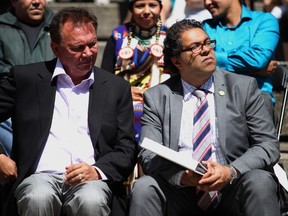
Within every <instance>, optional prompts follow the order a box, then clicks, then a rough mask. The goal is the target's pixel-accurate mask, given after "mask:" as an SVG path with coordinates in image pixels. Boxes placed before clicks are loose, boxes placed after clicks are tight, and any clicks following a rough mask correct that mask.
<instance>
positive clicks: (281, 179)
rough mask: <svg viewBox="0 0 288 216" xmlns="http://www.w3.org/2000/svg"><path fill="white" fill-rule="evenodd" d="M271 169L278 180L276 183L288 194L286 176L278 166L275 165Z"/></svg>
mask: <svg viewBox="0 0 288 216" xmlns="http://www.w3.org/2000/svg"><path fill="white" fill-rule="evenodd" d="M273 168H274V172H275V175H276V176H277V178H278V181H279V182H280V184H281V185H282V186H283V187H284V188H285V190H286V191H287V192H288V179H287V174H286V172H285V170H284V169H283V168H282V167H281V166H280V165H279V164H275V166H274V167H273Z"/></svg>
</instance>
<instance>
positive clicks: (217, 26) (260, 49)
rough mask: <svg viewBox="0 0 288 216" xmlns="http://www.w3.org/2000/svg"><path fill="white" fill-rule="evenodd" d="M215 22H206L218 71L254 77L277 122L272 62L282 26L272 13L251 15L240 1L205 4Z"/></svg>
mask: <svg viewBox="0 0 288 216" xmlns="http://www.w3.org/2000/svg"><path fill="white" fill-rule="evenodd" d="M204 5H205V8H206V9H207V10H209V12H210V13H211V15H212V17H213V18H212V19H207V20H205V21H203V25H204V28H205V30H206V32H207V34H208V35H209V36H210V38H211V39H212V40H216V48H215V53H216V57H217V66H218V67H219V68H222V69H225V70H228V71H231V72H235V73H241V74H246V75H249V76H253V77H255V78H256V80H257V82H258V86H259V88H260V89H261V91H262V93H263V96H264V98H265V103H266V105H267V107H268V109H269V112H270V114H271V115H272V117H273V120H274V123H275V124H276V122H277V115H276V112H275V109H274V104H275V98H274V96H273V73H274V72H275V70H276V67H277V61H273V56H274V52H275V50H276V47H277V44H278V41H279V24H278V21H277V19H276V18H275V17H274V16H273V15H271V14H270V13H264V12H261V11H251V10H249V9H248V8H247V7H246V6H245V4H244V3H243V2H242V1H241V0H204Z"/></svg>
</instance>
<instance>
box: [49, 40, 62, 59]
mask: <svg viewBox="0 0 288 216" xmlns="http://www.w3.org/2000/svg"><path fill="white" fill-rule="evenodd" d="M50 47H51V49H52V51H53V53H54V55H55V56H56V57H59V53H60V51H59V46H58V44H56V43H55V42H53V41H51V43H50Z"/></svg>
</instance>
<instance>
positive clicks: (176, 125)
mask: <svg viewBox="0 0 288 216" xmlns="http://www.w3.org/2000/svg"><path fill="white" fill-rule="evenodd" d="M179 78H180V76H179ZM171 90H172V94H171V100H170V108H171V112H170V113H171V128H170V131H169V133H170V134H169V137H170V148H172V149H173V150H175V151H178V142H179V136H180V125H181V117H182V108H183V101H182V100H183V89H182V84H181V81H180V79H178V80H175V82H173V83H172V85H171Z"/></svg>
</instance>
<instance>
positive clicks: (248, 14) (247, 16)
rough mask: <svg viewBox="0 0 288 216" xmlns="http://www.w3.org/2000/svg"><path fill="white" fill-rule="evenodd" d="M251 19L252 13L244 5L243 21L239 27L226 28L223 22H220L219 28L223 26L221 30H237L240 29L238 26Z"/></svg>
mask: <svg viewBox="0 0 288 216" xmlns="http://www.w3.org/2000/svg"><path fill="white" fill-rule="evenodd" d="M251 19H252V12H251V11H250V10H249V9H248V8H247V7H246V6H245V5H243V4H242V12H241V20H240V22H239V23H238V24H237V25H235V26H232V27H229V26H224V25H223V24H222V22H219V26H221V28H226V29H235V28H238V26H240V25H241V24H242V23H243V22H245V21H246V20H251Z"/></svg>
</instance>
